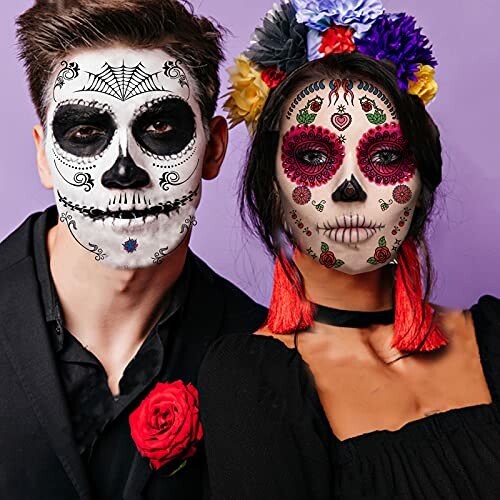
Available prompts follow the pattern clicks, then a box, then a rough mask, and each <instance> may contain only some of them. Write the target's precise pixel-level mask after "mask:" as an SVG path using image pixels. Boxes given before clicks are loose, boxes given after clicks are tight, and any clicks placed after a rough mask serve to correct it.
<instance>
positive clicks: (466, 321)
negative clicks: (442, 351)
mask: <svg viewBox="0 0 500 500" xmlns="http://www.w3.org/2000/svg"><path fill="white" fill-rule="evenodd" d="M433 309H434V311H435V314H436V316H435V317H436V321H437V323H438V325H439V327H440V328H441V330H442V331H443V333H444V334H445V336H446V337H447V338H448V339H449V340H452V341H453V340H461V341H464V340H470V341H472V340H473V339H476V340H477V341H478V342H480V341H481V340H484V339H486V338H490V339H491V340H492V341H493V342H497V343H498V346H499V348H500V328H499V327H500V299H498V298H496V297H493V296H491V295H484V296H482V297H481V298H480V299H479V300H478V301H477V303H476V304H474V305H473V306H472V307H470V309H465V310H463V309H451V308H447V307H443V306H433Z"/></svg>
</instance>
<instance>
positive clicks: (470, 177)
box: [0, 0, 500, 307]
mask: <svg viewBox="0 0 500 500" xmlns="http://www.w3.org/2000/svg"><path fill="white" fill-rule="evenodd" d="M384 3H385V6H386V7H387V9H388V10H390V11H393V12H398V11H401V10H405V11H406V12H408V13H411V14H414V15H416V16H417V19H418V21H419V23H420V24H421V25H422V26H423V27H424V32H425V33H426V34H427V35H428V36H429V38H430V39H431V40H432V42H433V44H434V48H435V53H436V55H437V58H438V60H439V62H440V65H439V67H438V72H437V79H438V82H439V84H440V93H439V94H438V97H437V100H436V101H435V102H434V103H433V104H431V106H430V112H431V114H432V115H433V117H434V118H435V120H436V121H437V123H438V125H439V127H440V129H441V132H442V138H443V146H444V151H445V169H444V178H445V183H444V185H443V188H442V189H441V200H442V201H441V203H440V207H438V208H439V212H437V213H436V216H435V221H434V224H433V227H432V233H431V235H430V241H431V245H430V246H431V251H432V256H433V260H434V264H435V267H436V270H437V274H438V280H437V284H436V287H435V299H436V301H437V302H439V303H442V304H444V305H449V306H455V307H457V306H459V307H464V306H469V305H471V304H472V303H474V302H475V301H476V300H477V298H478V297H479V296H480V295H482V294H485V293H491V294H495V295H500V280H499V278H500V271H499V270H498V268H499V266H498V249H499V248H500V232H499V230H498V228H499V219H500V203H499V198H500V193H499V188H500V161H499V159H498V158H499V154H498V151H497V150H496V148H497V147H499V146H500V126H499V116H500V95H499V93H498V88H499V86H500V57H499V47H500V30H499V29H498V27H497V26H496V23H495V22H494V21H495V20H496V19H498V18H499V17H500V4H499V3H498V1H497V0H475V1H474V2H471V1H470V0H468V1H466V0H438V1H436V0H405V1H403V0H386V1H385V2H384ZM31 4H32V2H31V1H30V0H16V1H15V2H10V1H9V2H5V3H4V5H3V15H2V17H1V19H0V44H1V46H2V47H3V54H2V55H3V68H4V69H3V77H2V79H1V83H0V85H1V95H2V96H3V99H4V105H3V110H2V111H3V117H2V118H3V119H2V120H1V121H0V127H1V133H0V141H1V142H0V148H1V151H2V166H1V169H2V178H1V184H0V207H1V211H2V212H1V213H2V216H1V218H0V238H2V239H3V238H4V237H5V236H6V235H7V234H9V233H10V232H11V231H12V230H13V229H14V228H16V227H17V226H18V225H19V224H20V223H21V222H22V221H23V220H24V219H25V217H26V216H27V215H29V214H30V213H32V212H34V211H38V210H41V209H43V208H45V207H46V206H48V205H50V204H51V203H52V193H51V192H50V191H46V190H44V189H43V188H42V187H41V185H40V184H39V180H38V175H37V172H36V162H35V152H34V146H33V141H32V137H31V129H32V126H33V125H34V124H35V123H36V117H35V114H34V112H33V110H32V106H31V102H30V100H29V95H28V92H27V88H26V84H25V81H24V78H25V77H24V73H23V70H22V67H21V65H20V63H18V62H17V61H16V50H15V40H14V20H15V18H16V16H17V15H18V14H20V13H21V12H22V11H23V10H24V9H26V8H28V7H30V6H31ZM193 4H194V6H195V8H196V9H197V10H198V12H200V13H203V14H205V15H209V16H212V17H214V18H216V19H218V20H219V22H220V23H222V24H223V25H225V26H226V27H228V28H229V29H230V30H231V31H232V33H233V36H232V37H230V38H229V39H228V44H227V53H228V55H229V56H230V57H229V58H228V62H227V65H229V64H230V63H231V58H232V57H234V56H236V55H237V54H238V53H239V52H241V51H242V50H243V48H244V47H245V45H246V44H247V42H248V40H249V37H250V34H251V32H252V31H253V29H254V27H255V26H256V24H257V23H258V22H260V19H261V18H262V17H263V16H264V14H265V12H266V11H267V10H268V9H269V8H270V7H271V4H272V1H270V0H253V1H252V2H244V3H242V2H241V0H238V1H236V2H227V1H226V0H204V1H199V0H194V1H193ZM492 22H493V24H491V23H492ZM222 78H223V88H224V89H225V87H226V81H227V79H226V74H225V72H224V73H223V74H222ZM247 142H248V136H247V133H246V130H245V129H244V127H238V128H237V129H235V130H233V131H232V132H231V137H230V145H229V151H228V155H227V158H226V160H225V162H224V165H223V171H222V173H221V176H220V177H219V178H218V179H217V180H215V181H212V182H209V183H206V184H205V188H204V196H203V200H202V204H201V206H200V209H199V212H198V219H199V224H198V226H197V227H196V229H195V231H194V235H193V241H192V247H193V249H194V250H195V251H196V252H197V253H198V254H199V255H200V256H202V257H203V258H204V259H205V260H207V261H208V263H209V264H210V265H211V266H212V267H213V268H215V269H216V270H217V271H218V272H220V273H221V274H222V275H224V276H226V277H227V278H229V279H230V280H232V281H233V282H235V283H236V284H238V285H239V286H240V287H241V288H243V289H244V290H245V291H247V292H248V293H249V294H250V295H251V296H252V297H254V298H255V299H257V300H259V301H261V302H267V300H268V297H269V293H270V288H271V279H272V272H271V270H272V266H271V262H270V260H269V258H268V257H267V256H266V255H265V254H264V252H263V250H262V248H261V246H260V245H259V244H258V243H257V242H256V241H255V240H254V239H253V238H252V237H250V236H249V235H248V234H247V233H246V232H244V231H243V230H242V229H241V222H240V218H239V212H238V209H237V204H236V196H235V193H236V186H237V180H238V173H239V171H240V168H241V165H242V161H243V158H244V152H245V150H246V147H247Z"/></svg>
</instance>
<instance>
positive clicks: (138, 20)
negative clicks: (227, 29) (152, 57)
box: [17, 0, 224, 125]
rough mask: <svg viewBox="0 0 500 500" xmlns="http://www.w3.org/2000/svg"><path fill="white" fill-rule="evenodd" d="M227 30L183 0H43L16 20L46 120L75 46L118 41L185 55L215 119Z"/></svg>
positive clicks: (39, 110) (206, 108)
mask: <svg viewBox="0 0 500 500" xmlns="http://www.w3.org/2000/svg"><path fill="white" fill-rule="evenodd" d="M223 34H224V29H223V28H222V27H221V26H219V25H218V24H216V23H214V22H213V21H211V20H209V19H207V18H205V17H201V16H196V15H194V14H193V8H192V6H191V4H189V3H188V2H186V1H182V2H181V1H178V0H38V1H37V2H36V4H35V5H34V6H33V7H32V8H31V9H29V10H27V11H26V12H24V13H23V14H22V15H21V16H19V18H18V19H17V38H18V43H19V49H20V58H21V59H22V60H23V62H24V65H25V68H26V72H27V75H28V82H29V88H30V93H31V98H32V100H33V103H34V105H35V108H36V111H37V113H38V116H39V118H40V120H41V121H42V123H43V124H44V125H45V116H46V111H47V109H46V108H47V102H48V101H47V98H46V96H47V95H48V92H47V85H48V83H49V80H50V78H51V76H52V74H53V72H54V70H55V67H56V66H57V65H58V64H59V63H60V62H61V61H62V60H63V59H64V57H65V56H66V55H67V54H68V53H69V52H70V51H73V50H78V49H86V48H96V47H106V46H110V45H113V44H123V45H125V46H129V47H133V48H146V49H153V48H155V49H156V48H162V49H164V50H165V52H166V53H168V54H169V55H171V56H172V57H176V58H179V59H181V60H182V62H183V63H184V65H185V66H186V67H187V68H188V70H189V72H190V73H191V75H192V76H193V77H194V78H195V80H196V84H197V85H196V89H197V98H198V101H199V105H200V107H201V111H202V113H203V118H204V120H205V121H208V120H210V119H211V118H212V117H213V115H214V113H215V109H216V105H217V98H218V95H219V90H220V80H219V65H220V63H221V62H222V61H223V60H224V54H223V50H222V42H223Z"/></svg>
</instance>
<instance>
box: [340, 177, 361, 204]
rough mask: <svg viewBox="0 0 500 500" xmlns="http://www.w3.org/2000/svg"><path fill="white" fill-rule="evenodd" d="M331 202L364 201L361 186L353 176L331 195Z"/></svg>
mask: <svg viewBox="0 0 500 500" xmlns="http://www.w3.org/2000/svg"><path fill="white" fill-rule="evenodd" d="M332 200H333V201H336V202H338V201H343V202H347V203H349V202H354V201H365V200H366V193H365V191H364V190H363V188H362V187H361V184H360V183H359V182H358V181H357V180H356V177H354V174H353V175H351V178H350V179H346V180H345V181H344V182H343V183H342V184H341V185H340V186H339V187H338V188H337V189H336V190H335V192H334V193H333V194H332Z"/></svg>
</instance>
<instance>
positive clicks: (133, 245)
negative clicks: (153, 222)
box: [122, 238, 139, 253]
mask: <svg viewBox="0 0 500 500" xmlns="http://www.w3.org/2000/svg"><path fill="white" fill-rule="evenodd" d="M122 246H123V249H124V250H125V251H126V252H127V253H134V252H135V251H136V250H137V247H138V246H139V244H138V243H137V240H133V239H132V238H129V239H128V240H127V241H126V242H125V243H122Z"/></svg>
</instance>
